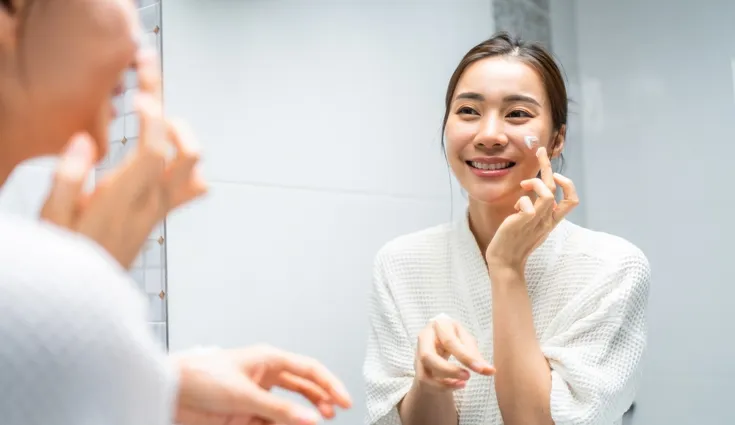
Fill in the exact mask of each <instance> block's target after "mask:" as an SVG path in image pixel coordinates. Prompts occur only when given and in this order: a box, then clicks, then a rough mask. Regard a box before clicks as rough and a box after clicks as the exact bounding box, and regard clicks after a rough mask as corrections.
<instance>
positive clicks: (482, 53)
mask: <svg viewBox="0 0 735 425" xmlns="http://www.w3.org/2000/svg"><path fill="white" fill-rule="evenodd" d="M494 56H509V57H512V58H514V59H516V60H519V61H521V62H523V63H525V64H526V65H528V66H530V67H531V68H533V69H534V70H535V71H536V72H537V73H538V75H539V76H540V77H541V82H542V83H543V85H544V87H545V88H546V96H547V97H548V98H549V104H550V105H551V120H552V123H553V125H554V130H556V131H559V130H560V129H561V128H562V126H565V125H566V124H567V114H568V109H569V105H568V104H569V99H568V98H567V88H566V85H565V84H564V77H563V75H562V72H561V70H560V69H559V66H558V65H557V64H556V61H555V60H554V57H553V55H551V53H549V52H548V51H547V50H546V49H545V48H544V47H543V46H541V45H540V44H537V43H528V42H525V41H523V40H521V39H520V38H518V37H512V36H511V35H510V34H509V33H507V32H504V31H503V32H499V33H496V34H495V35H493V36H492V37H491V38H489V39H487V40H485V41H483V42H482V43H480V44H478V45H477V46H475V47H473V48H472V49H470V51H469V52H467V54H466V55H464V57H463V58H462V60H461V61H460V62H459V65H457V69H455V70H454V73H453V74H452V78H450V79H449V86H448V87H447V95H446V99H445V103H446V110H445V112H444V121H443V122H442V135H441V140H442V148H444V131H445V130H446V127H447V119H448V118H449V111H450V107H451V105H452V98H453V97H454V91H455V89H456V88H457V83H458V82H459V79H460V77H461V76H462V73H464V71H465V69H467V67H468V66H470V65H471V64H473V63H474V62H476V61H478V60H480V59H485V58H490V57H494ZM557 140H558V139H557V138H555V139H554V145H556V143H557Z"/></svg>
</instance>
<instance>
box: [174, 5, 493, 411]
mask: <svg viewBox="0 0 735 425" xmlns="http://www.w3.org/2000/svg"><path fill="white" fill-rule="evenodd" d="M162 12H163V14H162V16H163V27H164V29H165V37H164V39H163V42H164V44H163V47H164V54H163V64H164V82H165V85H164V95H165V104H166V110H167V112H169V113H171V114H174V115H180V116H184V117H186V118H187V119H188V120H189V121H190V123H191V124H192V126H193V127H194V130H195V131H196V133H197V134H198V136H199V138H200V143H201V145H202V147H203V149H204V159H203V164H202V165H203V171H204V174H205V175H206V177H207V179H208V180H209V181H210V182H211V193H210V194H209V195H208V196H207V197H206V198H204V199H202V200H201V201H199V202H196V203H194V204H192V205H190V206H188V207H186V208H184V209H183V210H182V211H178V212H176V213H174V214H172V215H171V216H170V217H169V218H168V221H167V234H168V238H167V251H168V263H167V264H168V278H169V280H168V284H169V316H168V317H169V326H170V335H169V338H170V344H171V350H178V349H182V348H186V347H189V346H193V345H197V344H205V345H206V344H216V345H220V346H225V347H234V346H242V345H248V344H253V343H259V342H268V343H271V344H274V345H277V346H280V347H283V348H285V349H289V350H294V351H297V352H300V353H304V354H307V355H311V356H314V357H316V358H318V359H320V360H321V361H323V362H324V363H325V364H326V365H327V366H328V367H330V369H332V370H334V371H335V372H336V373H337V374H338V375H339V376H340V377H341V378H343V379H344V380H345V382H346V385H347V386H348V388H349V390H350V391H351V393H353V395H354V396H355V408H354V409H353V410H351V411H349V412H346V413H344V414H340V415H339V416H338V418H337V420H336V421H335V422H334V423H335V424H336V425H340V424H344V425H347V424H350V425H353V424H359V423H362V419H363V414H364V408H365V406H364V395H363V380H362V376H361V368H362V360H363V357H364V350H365V342H366V338H367V312H366V300H367V293H368V291H369V288H370V285H371V278H372V261H373V258H374V256H375V254H376V252H377V250H378V249H379V248H380V246H381V245H383V244H384V243H385V242H387V241H388V240H390V239H391V238H393V237H395V236H398V235H400V234H404V233H408V232H411V231H414V230H418V229H422V228H425V227H428V226H432V225H435V224H439V223H442V222H446V221H447V220H449V219H450V218H451V216H452V214H454V215H455V216H456V214H461V213H462V210H461V208H462V206H463V203H464V200H463V198H462V196H461V195H460V193H459V190H458V189H457V188H456V187H455V188H454V191H453V192H452V193H450V190H449V187H450V185H449V182H450V179H449V174H448V170H447V168H446V164H445V160H444V156H443V154H442V151H441V148H440V140H439V136H440V129H441V120H442V116H443V112H444V110H443V102H444V95H445V90H446V85H447V82H448V81H449V77H450V75H451V73H452V71H453V70H454V67H455V66H456V65H457V63H458V62H459V60H460V59H461V57H462V56H463V55H464V53H465V52H466V51H467V50H468V49H469V48H471V47H472V46H473V45H475V44H476V43H477V42H479V41H480V40H483V39H485V38H487V37H488V36H489V35H490V34H491V33H492V30H493V23H492V9H491V4H490V2H489V1H486V0H482V1H473V0H469V1H462V2H457V1H456V0H435V1H432V2H431V5H430V6H428V5H427V4H426V3H425V2H413V1H401V2H374V1H371V0H347V1H340V2H309V3H308V4H307V3H305V2H302V1H298V0H278V1H239V2H234V1H225V0H217V1H211V2H209V3H208V4H207V6H206V7H203V6H202V3H201V2H199V1H194V0H163V10H162ZM451 195H455V201H456V203H453V200H452V197H451Z"/></svg>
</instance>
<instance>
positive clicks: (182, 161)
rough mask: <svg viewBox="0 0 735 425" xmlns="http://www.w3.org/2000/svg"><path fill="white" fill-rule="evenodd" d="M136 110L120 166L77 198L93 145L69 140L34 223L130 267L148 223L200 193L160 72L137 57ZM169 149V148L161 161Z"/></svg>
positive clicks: (80, 138) (192, 150)
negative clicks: (165, 102)
mask: <svg viewBox="0 0 735 425" xmlns="http://www.w3.org/2000/svg"><path fill="white" fill-rule="evenodd" d="M138 73H139V75H140V87H139V96H138V97H137V99H136V101H137V109H138V114H139V116H140V135H139V139H138V143H137V146H136V148H135V149H134V151H133V152H131V153H130V154H129V155H128V156H127V157H126V158H125V159H124V160H123V163H122V164H121V165H120V166H119V167H117V168H116V169H114V170H112V171H111V172H110V173H109V174H107V175H105V176H104V178H102V179H101V180H100V181H98V182H97V184H96V187H95V189H94V191H93V192H92V193H90V194H87V193H84V183H85V181H86V179H87V176H88V175H89V173H90V172H92V171H93V169H94V162H95V159H96V157H97V152H96V151H95V144H94V142H93V141H92V140H91V138H90V136H89V135H87V134H80V135H77V136H75V137H74V138H73V139H72V141H71V142H70V144H69V146H68V147H67V149H66V151H65V152H64V153H63V154H62V156H61V159H60V163H59V166H58V168H57V172H56V175H55V178H54V184H53V186H52V189H51V192H50V194H49V197H48V199H47V201H46V203H45V204H44V206H43V209H42V210H41V218H42V219H44V220H47V221H49V222H52V223H54V224H57V225H59V226H61V227H64V228H67V229H69V230H72V231H75V232H78V233H81V234H83V235H85V236H87V237H89V238H90V239H92V240H94V241H96V242H97V243H98V244H100V245H101V246H102V247H103V248H105V249H106V250H107V251H108V252H109V253H110V254H111V255H112V256H113V257H114V258H115V259H117V261H118V262H119V263H120V264H121V265H122V266H123V267H124V268H129V267H130V266H131V265H132V263H133V262H134V261H135V258H136V257H137V256H138V254H139V253H140V250H141V248H142V247H143V244H144V243H145V242H146V240H147V239H148V237H149V236H150V234H151V233H152V231H153V229H154V228H155V226H156V225H157V224H158V223H159V222H161V221H162V220H163V219H164V218H165V216H166V214H168V213H169V212H170V211H172V210H173V209H175V208H177V207H179V206H181V205H183V204H185V203H187V202H189V201H191V200H193V199H195V198H197V197H199V196H201V195H203V194H204V193H205V192H206V184H205V183H204V180H203V179H202V178H201V176H200V174H199V170H198V169H197V167H196V166H197V163H198V161H199V149H198V147H197V144H196V142H195V140H194V137H193V136H192V133H191V132H190V131H189V130H188V129H187V128H186V127H185V126H184V125H183V124H181V123H174V122H171V121H169V120H168V119H165V118H164V117H163V112H162V103H161V81H160V71H159V69H158V66H157V62H156V60H155V58H154V57H151V56H150V55H147V56H144V57H141V58H140V60H139V61H138ZM170 145H173V147H174V148H176V154H175V155H174V157H173V158H172V159H169V158H168V150H169V149H170Z"/></svg>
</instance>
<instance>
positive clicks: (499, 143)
mask: <svg viewBox="0 0 735 425" xmlns="http://www.w3.org/2000/svg"><path fill="white" fill-rule="evenodd" d="M507 144H508V135H507V134H505V122H504V121H503V119H501V118H499V117H494V116H489V117H487V118H486V119H484V120H483V122H482V125H481V127H480V130H479V131H478V132H477V135H476V136H475V146H476V147H484V148H487V149H491V148H497V147H505V146H506V145H507Z"/></svg>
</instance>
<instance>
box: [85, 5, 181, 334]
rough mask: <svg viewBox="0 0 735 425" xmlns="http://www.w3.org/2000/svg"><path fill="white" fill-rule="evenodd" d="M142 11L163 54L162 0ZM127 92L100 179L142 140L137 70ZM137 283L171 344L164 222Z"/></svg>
mask: <svg viewBox="0 0 735 425" xmlns="http://www.w3.org/2000/svg"><path fill="white" fill-rule="evenodd" d="M138 6H139V9H138V11H139V14H140V18H141V22H142V26H143V32H144V37H145V38H146V40H145V44H146V45H148V46H154V47H155V48H156V49H157V50H158V53H159V54H161V38H162V34H163V28H162V25H161V3H160V1H158V0H139V1H138ZM125 88H126V90H125V92H124V93H123V95H122V96H120V97H119V98H117V99H115V102H116V107H117V110H118V111H120V116H119V117H118V118H117V119H116V120H115V121H113V123H112V127H111V129H110V151H109V155H108V156H107V157H106V158H104V159H103V160H102V161H101V162H100V163H99V164H98V166H97V168H96V172H95V174H96V178H97V179H98V180H99V179H101V178H103V176H104V175H105V173H106V172H107V171H108V170H110V169H112V168H114V167H115V166H117V165H118V164H119V163H120V161H121V160H122V158H123V157H124V156H125V155H126V154H127V153H128V152H129V151H130V149H131V148H133V147H134V146H135V145H136V143H137V142H138V117H137V116H136V115H135V114H134V113H133V112H134V111H133V97H134V96H135V93H136V91H137V81H136V78H135V73H133V72H130V73H129V74H128V75H127V77H126V82H125ZM130 274H131V276H132V277H133V279H134V280H135V282H136V283H137V284H138V285H139V286H140V288H141V290H142V291H144V292H145V294H146V297H147V298H148V302H149V305H150V326H151V329H152V330H153V332H154V333H155V335H156V338H157V339H158V340H159V341H160V342H161V344H162V345H163V346H164V347H166V346H167V314H166V302H167V299H166V297H167V294H166V232H165V223H161V225H160V226H158V227H157V228H156V229H155V230H154V232H153V233H152V234H151V235H150V237H149V238H148V241H147V242H146V244H145V246H144V248H143V252H142V253H141V254H140V256H139V257H138V259H137V260H136V261H135V263H134V264H133V267H132V268H131V269H130Z"/></svg>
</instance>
